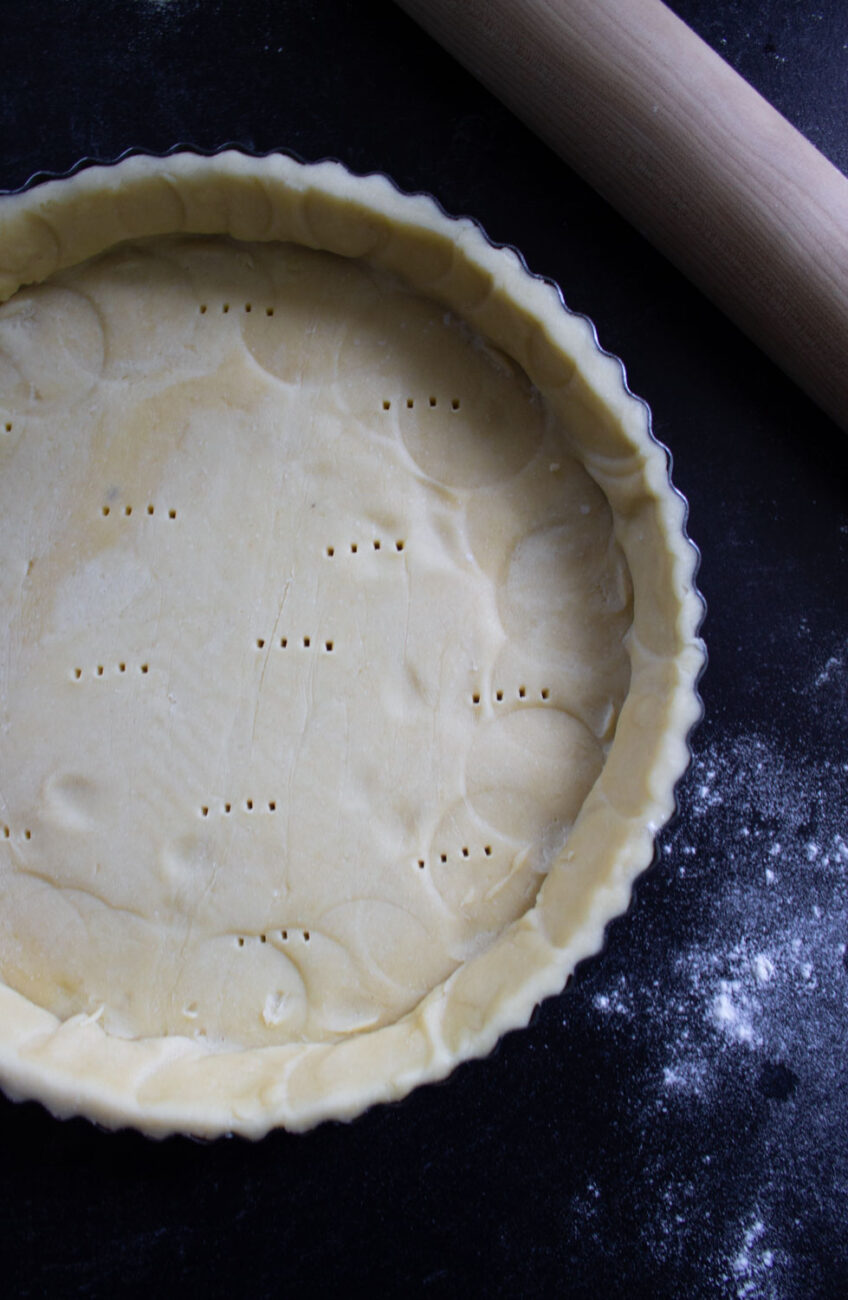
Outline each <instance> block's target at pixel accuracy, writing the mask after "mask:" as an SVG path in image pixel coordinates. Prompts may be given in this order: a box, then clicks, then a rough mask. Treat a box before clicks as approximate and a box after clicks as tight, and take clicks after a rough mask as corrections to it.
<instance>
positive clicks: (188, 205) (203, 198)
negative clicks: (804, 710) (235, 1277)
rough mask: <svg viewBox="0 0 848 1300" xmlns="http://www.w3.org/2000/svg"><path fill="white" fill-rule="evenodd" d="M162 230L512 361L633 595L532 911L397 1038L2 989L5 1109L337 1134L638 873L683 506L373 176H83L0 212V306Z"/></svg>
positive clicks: (575, 337) (687, 625)
mask: <svg viewBox="0 0 848 1300" xmlns="http://www.w3.org/2000/svg"><path fill="white" fill-rule="evenodd" d="M173 234H212V235H228V236H230V237H232V238H233V239H235V240H239V241H246V242H265V241H282V242H290V243H294V244H298V245H302V246H304V247H306V248H310V249H317V250H322V251H326V252H329V253H333V254H336V255H338V256H341V257H343V258H355V259H362V260H363V261H364V262H366V263H367V264H369V265H371V266H373V267H375V268H378V269H379V270H380V271H381V272H388V273H390V274H392V275H394V276H397V277H399V278H400V279H401V280H402V281H404V282H405V283H406V284H407V285H409V286H410V287H411V288H412V289H414V290H415V291H416V292H417V293H419V294H422V295H424V296H426V297H427V298H429V299H432V300H435V301H436V302H437V303H439V304H441V305H443V306H444V308H445V309H447V310H448V311H449V312H451V313H453V314H455V315H456V316H457V317H459V318H461V319H462V320H463V321H464V322H466V324H467V325H468V326H469V327H470V328H471V330H473V331H474V332H475V333H476V334H478V335H480V336H482V337H483V338H484V339H485V340H486V341H487V342H488V343H489V344H491V345H492V346H494V347H495V348H497V349H499V350H501V351H502V352H503V353H505V354H506V355H507V356H508V357H510V358H512V360H513V361H514V362H515V363H517V365H518V366H519V367H521V370H522V371H523V372H524V373H525V374H526V376H527V377H528V378H529V380H530V382H531V384H532V385H533V386H534V388H535V389H536V390H538V393H539V394H541V397H542V399H543V400H544V402H545V403H547V405H548V407H549V408H550V410H551V411H552V412H553V413H554V414H555V415H556V417H557V418H558V420H559V421H560V423H561V425H562V427H563V428H564V429H565V431H566V434H567V438H568V442H569V449H570V451H571V453H572V454H573V455H574V456H575V457H576V459H577V460H578V461H579V462H580V463H581V464H582V465H583V467H584V468H585V469H586V471H587V472H588V474H589V476H590V477H591V478H592V479H593V480H594V482H595V483H596V484H597V485H598V487H599V488H600V490H601V492H602V493H603V495H604V497H605V498H606V500H607V502H608V503H609V506H610V509H611V511H612V517H613V522H614V535H615V539H616V541H617V543H618V546H619V547H620V548H621V551H622V552H623V555H624V557H625V560H626V563H627V566H628V569H629V572H630V577H631V579H632V584H633V623H632V627H631V630H630V632H629V633H628V636H627V640H626V648H627V654H628V656H629V660H630V687H629V690H628V693H627V696H626V698H625V700H624V703H623V706H622V708H621V711H620V714H619V717H618V722H617V726H616V730H615V735H614V739H613V741H612V744H611V746H610V748H609V752H608V754H607V757H606V761H605V763H604V766H603V768H602V770H601V772H600V775H599V776H598V778H597V780H596V781H595V783H594V785H593V786H592V788H591V790H590V791H589V793H588V795H587V797H586V798H585V800H584V802H583V804H582V807H581V809H580V812H579V814H578V816H577V818H576V820H575V822H574V825H573V827H572V829H571V831H570V834H569V835H568V838H567V840H566V842H565V845H564V848H563V849H562V851H561V852H560V853H559V855H558V857H557V858H556V859H555V861H554V862H553V864H552V865H551V867H550V869H549V871H548V872H547V875H546V878H545V880H544V883H543V885H542V887H541V888H540V889H539V891H538V894H537V895H536V899H535V904H534V905H533V906H532V907H531V908H530V909H529V910H528V911H526V912H525V913H524V914H523V915H521V916H520V917H519V919H517V920H515V921H514V922H512V923H511V924H509V925H508V926H507V927H506V928H505V929H504V930H503V931H502V932H501V933H500V935H499V936H498V937H497V938H495V939H494V941H493V942H492V943H491V944H490V946H488V947H487V948H485V950H484V951H482V952H480V953H479V954H478V955H476V956H473V957H470V958H469V959H468V960H466V961H464V962H463V963H462V964H461V965H460V966H459V968H458V969H457V970H456V971H455V972H454V973H453V974H452V975H451V976H450V977H449V978H448V979H446V980H445V981H444V982H443V983H440V984H439V985H438V986H437V987H435V988H433V989H432V991H431V992H429V993H428V994H427V995H426V996H424V997H423V999H422V1000H421V1001H420V1002H419V1003H418V1004H417V1005H416V1006H415V1007H414V1008H413V1009H412V1010H411V1011H409V1012H408V1013H407V1014H405V1015H403V1016H401V1017H400V1018H399V1019H397V1020H396V1021H395V1022H394V1023H391V1024H388V1025H384V1026H383V1027H381V1028H377V1029H372V1030H364V1031H362V1032H360V1033H357V1034H355V1035H352V1036H348V1037H345V1038H339V1039H337V1040H335V1041H328V1042H288V1043H286V1044H284V1045H281V1046H261V1047H246V1048H241V1049H237V1050H235V1049H233V1048H232V1047H231V1046H227V1045H221V1044H218V1045H216V1044H215V1043H214V1042H213V1041H205V1040H203V1041H201V1040H198V1039H197V1038H194V1037H190V1036H181V1035H176V1034H169V1035H165V1036H159V1037H137V1038H127V1037H119V1036H117V1035H115V1034H111V1033H109V1032H107V1030H106V1029H104V1028H103V1026H102V1025H101V1024H100V1023H99V1021H98V1019H97V1018H96V1017H92V1016H87V1015H81V1014H80V1015H74V1016H71V1017H70V1018H67V1019H65V1020H61V1019H59V1018H58V1017H57V1016H55V1015H54V1014H52V1013H51V1012H49V1011H47V1010H45V1009H43V1008H42V1007H40V1006H38V1005H36V1004H35V1003H33V1002H32V1001H29V1000H28V999H27V998H25V997H24V996H22V995H21V994H20V993H18V992H15V991H14V990H13V989H11V988H10V987H7V986H5V985H0V1082H2V1086H3V1088H4V1089H5V1091H6V1092H7V1093H8V1095H10V1096H12V1097H15V1098H32V1097H34V1098H38V1099H40V1100H41V1101H42V1102H44V1104H46V1105H47V1106H48V1107H49V1108H50V1109H51V1110H52V1111H53V1112H54V1113H55V1114H57V1115H60V1116H67V1115H72V1114H84V1115H87V1116H89V1117H90V1118H92V1119H94V1120H96V1121H98V1122H99V1123H102V1124H105V1125H108V1126H112V1127H118V1126H124V1125H131V1126H134V1127H136V1128H138V1129H140V1130H142V1131H144V1132H146V1133H148V1134H151V1135H154V1136H164V1135H166V1134H168V1133H171V1132H175V1131H177V1132H184V1133H190V1134H194V1135H197V1136H204V1137H214V1136H217V1135H220V1134H223V1133H228V1132H238V1133H240V1134H243V1135H245V1136H249V1137H259V1136H261V1135H263V1134H264V1133H265V1132H267V1131H268V1130H269V1129H270V1128H272V1127H275V1126H285V1127H287V1128H289V1129H293V1130H299V1129H306V1128H309V1127H310V1126H312V1125H314V1124H316V1123H318V1122H319V1121H321V1120H323V1119H327V1118H336V1119H339V1118H351V1117H353V1116H355V1115H357V1114H358V1113H360V1112H361V1111H362V1110H363V1109H365V1108H366V1107H367V1106H369V1105H371V1104H373V1103H374V1102H377V1101H387V1100H394V1099H397V1098H399V1097H402V1096H404V1095H405V1094H406V1093H408V1092H409V1091H410V1090H411V1089H412V1088H413V1087H415V1086H416V1085H417V1084H419V1083H422V1082H425V1081H428V1080H435V1079H440V1078H443V1077H444V1076H445V1075H447V1074H448V1073H449V1072H450V1070H451V1069H452V1068H453V1066H454V1065H455V1064H456V1063H457V1062H458V1061H460V1060H464V1059H467V1058H469V1057H473V1056H480V1055H482V1054H484V1053H486V1052H488V1051H489V1050H490V1049H491V1048H492V1047H493V1046H494V1044H495V1042H496V1041H497V1039H498V1038H499V1036H500V1035H501V1034H503V1033H504V1032H505V1031H506V1030H508V1029H511V1028H515V1027H518V1026H520V1025H523V1024H525V1023H526V1022H527V1020H528V1019H529V1016H530V1013H531V1011H532V1009H533V1007H534V1006H535V1004H536V1003H537V1002H539V1001H540V999H542V998H544V997H546V996H548V995H550V994H554V993H557V992H559V991H560V990H561V989H562V988H563V986H564V983H565V981H566V979H567V978H568V976H569V974H570V973H571V971H572V970H573V969H574V966H575V964H576V963H577V962H578V961H579V960H581V959H582V958H584V957H586V956H588V955H590V954H592V953H594V952H597V951H598V949H599V948H600V947H601V945H602V942H603V935H604V928H605V926H606V924H607V922H608V921H609V920H610V919H611V918H612V917H614V916H616V915H618V914H619V913H620V912H622V911H623V910H624V909H625V908H626V907H627V905H628V903H629V900H630V895H631V890H632V886H633V882H634V880H635V879H636V877H637V876H638V875H639V874H640V872H642V871H643V870H644V869H645V868H646V867H647V866H648V865H649V863H650V861H651V858H652V855H653V840H654V835H655V833H656V831H657V830H658V828H659V827H661V826H662V825H663V824H664V822H665V821H667V819H668V818H669V816H670V815H671V813H672V812H673V809H674V786H675V783H676V781H677V779H678V778H679V777H680V775H681V774H682V772H683V771H684V769H685V767H686V765H687V763H688V760H689V751H688V747H687V736H688V733H689V731H690V729H691V727H692V726H693V724H694V723H695V722H696V721H697V719H698V717H699V715H700V701H699V699H698V695H697V680H698V676H699V674H700V671H701V669H702V666H703V662H704V651H703V646H702V643H701V641H700V640H699V637H698V629H699V625H700V621H701V618H702V613H703V606H702V602H701V600H700V598H699V596H698V594H697V592H696V590H695V586H694V577H695V571H696V565H697V553H696V551H695V549H694V547H693V546H692V545H691V543H690V542H689V541H688V539H687V537H686V531H685V522H686V508H685V503H684V501H683V499H682V498H681V497H680V496H679V494H677V493H676V492H675V490H674V489H673V488H672V486H671V484H670V480H669V474H668V463H667V454H666V452H665V450H664V449H663V448H662V447H661V446H660V445H659V444H658V443H657V442H656V441H655V440H654V438H653V436H652V435H651V432H650V423H649V413H648V409H647V407H646V406H645V405H644V403H642V402H641V401H639V400H637V399H636V398H634V397H633V396H632V394H631V393H630V392H629V390H628V389H627V386H626V383H625V379H624V372H623V369H622V366H621V363H620V362H619V361H618V360H617V359H615V358H613V357H611V356H609V355H608V354H606V353H604V352H603V351H602V350H601V349H600V348H599V346H598V344H597V340H596V338H595V334H594V330H593V327H592V325H591V324H590V322H589V321H587V320H586V319H585V318H583V317H580V316H577V315H574V314H573V313H571V312H569V311H568V310H567V309H566V308H565V306H564V304H563V301H562V298H561V296H560V294H559V291H558V290H557V289H556V287H555V286H554V285H552V284H551V283H549V282H547V281H543V280H541V279H539V278H536V277H534V276H531V275H530V274H529V273H528V272H527V270H526V267H525V266H524V264H523V263H522V261H521V259H520V258H519V256H518V255H517V254H516V253H515V252H514V251H513V250H511V249H507V248H495V247H494V246H493V245H492V244H491V243H490V242H489V241H488V240H487V239H486V237H485V235H484V234H483V232H482V231H481V230H480V228H479V227H478V226H477V225H476V224H475V223H474V222H473V221H471V220H468V219H462V220H455V219H452V218H449V217H448V216H446V215H445V214H444V213H443V212H442V211H441V210H440V209H439V208H438V206H437V205H436V203H435V202H434V201H433V200H432V199H430V198H429V197H426V196H420V195H419V196H407V195H404V194H401V193H400V192H399V191H398V190H397V189H396V188H395V187H394V186H393V185H392V184H391V182H390V181H389V180H387V179H386V178H385V177H382V176H368V177H364V178H356V177H354V176H352V175H351V174H350V173H349V172H347V171H346V170H345V169H344V168H343V167H342V166H341V165H340V164H338V163H334V162H324V163H318V164H314V165H303V164H301V163H298V162H296V161H294V160H293V159H291V158H288V157H286V156H283V155H272V156H269V157H265V158H253V157H248V156H246V155H243V154H240V153H237V152H233V151H229V152H224V153H220V154H217V155H215V156H213V157H209V158H206V157H202V156H199V155H196V154H192V153H178V154H174V155H171V156H169V157H167V158H164V159H160V158H152V157H148V156H133V157H130V158H127V159H126V160H124V161H122V162H120V163H119V164H116V165H114V166H110V167H103V166H92V167H89V168H87V169H85V170H82V171H80V172H78V173H77V174H76V175H74V176H72V177H70V178H67V179H61V180H55V181H49V182H47V183H45V184H42V185H39V186H37V187H35V188H33V189H30V190H27V191H26V192H24V193H21V194H18V195H14V196H10V197H8V198H5V199H4V200H3V201H2V204H0V300H2V301H5V300H6V299H8V298H9V297H11V296H12V295H13V294H14V293H15V292H16V291H17V290H18V289H19V288H20V287H21V286H24V285H33V284H38V283H40V282H42V281H44V280H45V279H47V278H48V277H49V276H51V275H53V274H54V273H55V272H57V271H60V270H64V269H65V268H69V267H72V266H75V265H77V264H79V263H81V262H83V261H85V260H86V259H88V258H91V257H93V256H95V255H97V254H100V253H102V252H103V251H104V250H107V249H109V248H111V247H113V246H115V245H118V244H120V243H123V242H125V241H127V240H137V239H146V238H149V237H151V236H158V235H173Z"/></svg>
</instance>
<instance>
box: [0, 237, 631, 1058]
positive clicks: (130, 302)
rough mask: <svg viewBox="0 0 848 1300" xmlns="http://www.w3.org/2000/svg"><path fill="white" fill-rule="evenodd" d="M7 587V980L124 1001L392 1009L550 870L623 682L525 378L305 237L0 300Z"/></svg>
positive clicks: (2, 555)
mask: <svg viewBox="0 0 848 1300" xmlns="http://www.w3.org/2000/svg"><path fill="white" fill-rule="evenodd" d="M0 608H2V611H3V617H2V621H0V901H1V902H2V905H1V906H0V977H2V979H3V980H4V981H6V982H7V983H8V984H10V985H11V986H12V987H13V988H15V989H18V990H19V991H21V992H23V993H25V994H26V995H27V996H28V997H30V998H31V999H32V1000H34V1001H35V1002H37V1003H39V1004H40V1005H42V1006H45V1007H48V1008H50V1009H51V1010H53V1011H54V1012H56V1013H57V1014H59V1015H61V1016H67V1015H71V1014H74V1013H76V1012H80V1011H82V1012H87V1013H90V1014H93V1015H99V1016H100V1018H101V1021H102V1023H103V1024H104V1025H105V1026H106V1027H107V1028H108V1029H110V1030H111V1031H112V1032H115V1033H118V1034H123V1035H150V1034H165V1033H168V1034H177V1033H178V1034H188V1035H200V1036H207V1037H209V1038H210V1039H214V1040H216V1041H218V1040H224V1041H230V1042H234V1043H239V1044H243V1045H255V1044H263V1043H273V1042H286V1041H291V1040H296V1041H302V1040H307V1041H309V1040H326V1039H330V1038H335V1037H337V1036H339V1035H343V1034H348V1033H353V1032H357V1031H361V1030H363V1029H367V1028H371V1027H374V1026H375V1025H380V1024H385V1023H388V1022H391V1021H392V1020H394V1019H396V1018H397V1017H398V1016H400V1015H402V1014H403V1013H404V1012H405V1011H407V1010H408V1009H410V1008H411V1007H412V1006H414V1005H415V1004H416V1003H417V1002H418V1001H419V1000H420V998H421V997H422V996H423V995H424V994H425V993H426V992H427V991H428V990H429V989H430V988H432V987H434V986H435V985H436V984H437V983H439V982H440V981H441V980H443V979H445V978H446V977H447V976H448V975H450V973H451V972H452V971H453V970H455V969H456V967H457V965H458V964H459V963H461V962H462V961H463V960H465V959H466V958H467V957H468V956H470V955H472V954H473V953H475V952H478V951H479V950H480V949H481V947H483V946H485V945H486V944H488V943H490V942H491V941H492V939H493V938H494V937H495V936H496V935H497V934H498V933H499V932H500V931H501V930H502V929H503V927H504V926H506V925H507V924H508V923H509V922H510V921H511V920H513V919H514V918H515V917H516V916H518V915H520V914H521V913H522V912H523V911H525V910H526V908H527V907H528V906H530V905H532V902H533V899H534V898H535V895H536V893H537V892H538V888H539V886H540V884H541V882H542V880H543V878H544V875H545V872H546V871H547V869H548V867H549V865H550V863H551V862H552V860H553V859H554V857H555V856H556V855H557V854H558V853H559V852H560V850H561V848H562V846H563V845H564V843H565V841H566V839H567V835H568V830H569V827H570V825H571V824H572V822H573V819H574V817H575V815H576V813H577V811H578V809H579V807H580V805H581V803H582V801H583V799H584V798H585V795H586V793H587V792H588V790H589V788H590V787H591V785H592V783H593V782H594V780H595V778H596V777H597V775H598V773H599V771H600V769H601V766H602V764H603V761H604V756H605V753H606V750H607V748H608V744H609V741H610V739H611V736H612V734H613V731H614V727H615V720H616V717H617V714H618V709H619V708H620V705H621V702H622V700H623V698H624V695H625V692H626V689H627V684H628V660H627V655H626V652H625V648H624V639H625V636H626V632H627V629H628V627H629V624H630V620H631V616H632V608H631V590H630V581H629V576H628V573H627V569H626V566H625V564H624V561H623V559H622V556H621V554H620V552H619V549H618V547H617V545H616V543H615V540H614V538H613V533H612V523H611V518H610V514H609V510H608V508H607V507H606V504H605V502H604V499H603V497H602V496H601V494H600V493H599V491H598V489H597V488H596V487H595V486H594V484H593V483H592V482H591V480H590V479H589V478H588V476H587V475H586V473H585V472H584V471H583V469H582V468H581V467H580V466H579V465H578V464H577V463H576V462H575V461H574V460H573V459H572V458H571V457H570V456H569V455H568V452H567V445H566V438H565V434H564V432H563V431H562V430H561V429H560V428H559V427H558V426H557V424H556V422H555V420H554V419H553V418H552V417H551V416H550V414H549V412H548V411H547V409H546V408H545V406H544V404H543V402H542V401H541V399H540V397H539V395H538V394H537V393H536V392H535V391H534V390H533V389H532V387H531V386H530V384H529V382H528V381H527V379H526V376H524V375H523V373H522V372H521V371H520V370H519V369H518V368H517V367H516V366H515V365H514V363H512V362H510V361H508V360H507V359H506V358H505V357H503V356H502V355H500V354H499V353H497V352H496V351H495V350H493V349H492V348H490V347H489V346H487V345H486V344H484V343H483V342H482V341H481V340H479V339H478V338H475V337H474V336H473V335H471V334H470V332H469V331H468V330H467V329H466V328H465V327H464V326H463V325H462V323H461V322H459V321H457V320H455V319H454V318H453V317H451V316H450V315H446V314H445V313H444V311H443V309H442V308H440V307H439V306H437V305H436V304H434V303H432V302H429V301H427V300H425V299H423V298H420V297H417V296H416V295H414V294H411V293H409V292H408V291H406V290H404V289H403V288H402V287H401V286H399V285H398V284H396V283H395V282H394V281H392V280H390V279H388V278H387V277H385V276H382V275H380V274H378V273H376V272H374V271H372V270H369V269H368V268H367V267H365V266H363V265H360V264H357V263H355V262H346V261H344V260H342V259H339V258H336V257H333V256H330V255H325V254H319V253H314V252H311V251H309V250H305V249H295V248H293V247H288V246H266V245H262V246H260V245H238V244H235V243H232V242H230V241H227V240H223V239H208V238H202V239H201V238H197V239H187V238H173V239H168V240H158V241H150V242H147V243H145V244H143V245H138V246H125V247H122V248H121V249H118V250H114V251H112V252H110V253H108V254H106V255H105V256H104V257H103V258H100V259H98V260H97V261H95V262H92V263H89V264H87V265H85V266H82V267H79V268H76V269H74V270H72V271H69V272H65V273H63V274H62V275H60V276H57V277H56V278H55V280H54V281H52V282H51V283H50V284H48V285H46V286H44V287H43V288H41V289H39V290H34V291H24V292H22V293H21V294H20V295H18V296H17V297H16V298H13V299H12V300H10V302H9V303H7V304H6V305H5V306H3V307H2V308H0Z"/></svg>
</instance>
